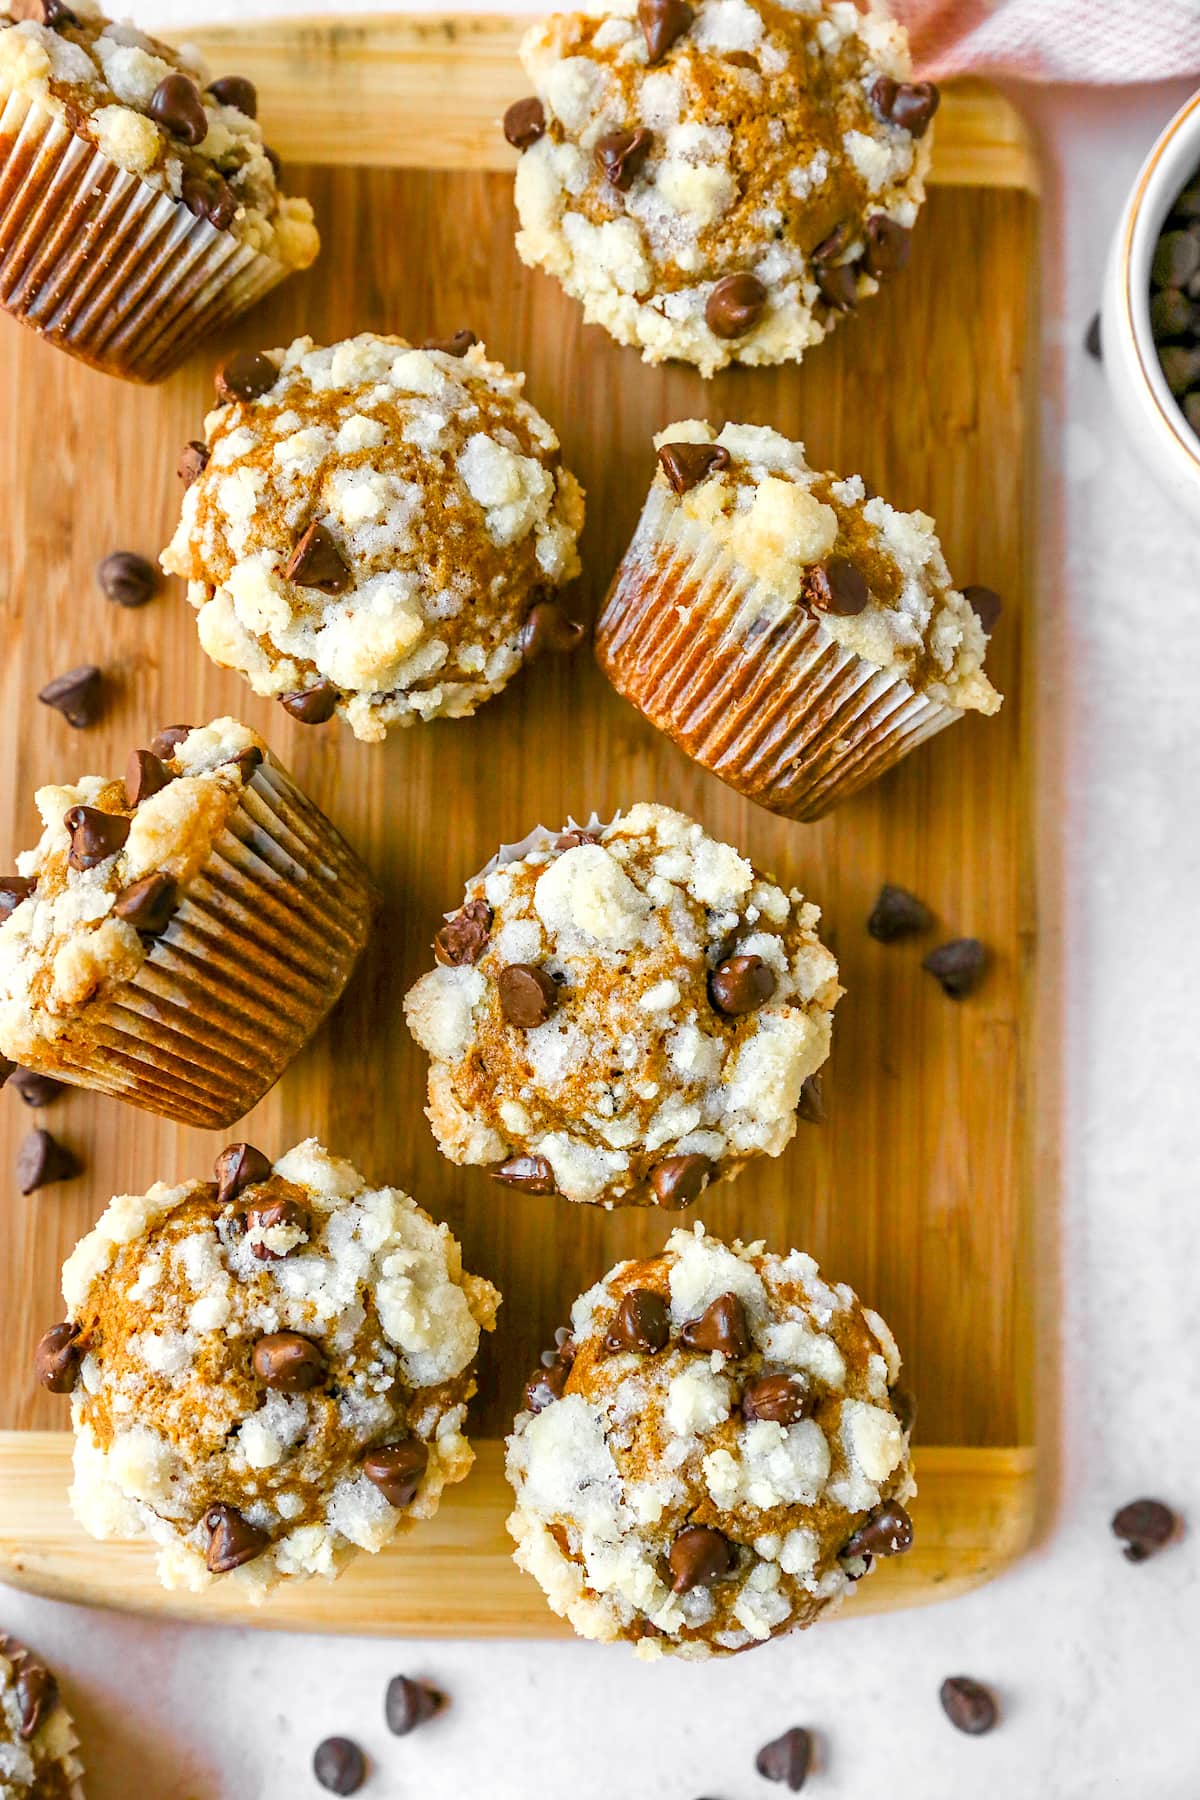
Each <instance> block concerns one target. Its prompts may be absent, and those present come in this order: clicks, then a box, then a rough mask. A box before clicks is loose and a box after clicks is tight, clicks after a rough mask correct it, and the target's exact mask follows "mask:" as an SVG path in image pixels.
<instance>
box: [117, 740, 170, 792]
mask: <svg viewBox="0 0 1200 1800" xmlns="http://www.w3.org/2000/svg"><path fill="white" fill-rule="evenodd" d="M172 780H173V777H172V775H171V773H170V771H169V770H168V769H167V767H166V765H165V764H164V763H163V761H162V759H161V758H160V757H157V756H155V754H154V752H153V750H131V751H130V752H129V761H128V762H127V763H126V764H125V804H126V806H140V805H141V804H142V801H143V800H148V799H149V798H150V796H151V794H158V793H161V792H162V790H163V788H165V787H166V786H167V785H168V784H169V783H170V782H171V781H172Z"/></svg>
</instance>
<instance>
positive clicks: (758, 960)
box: [708, 956, 776, 1019]
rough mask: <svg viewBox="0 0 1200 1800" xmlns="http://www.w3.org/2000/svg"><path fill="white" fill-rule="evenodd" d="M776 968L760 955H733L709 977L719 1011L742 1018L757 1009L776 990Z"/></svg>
mask: <svg viewBox="0 0 1200 1800" xmlns="http://www.w3.org/2000/svg"><path fill="white" fill-rule="evenodd" d="M775 988H776V980H775V971H774V969H773V968H772V967H771V965H770V963H769V962H764V960H763V958H762V957H761V956H730V957H728V958H726V960H725V961H724V962H721V963H718V964H717V966H716V968H715V969H714V970H713V972H712V974H711V975H710V976H709V978H708V997H709V999H710V1000H711V1001H712V1004H713V1006H714V1007H715V1008H716V1010H717V1011H718V1012H719V1013H724V1014H725V1015H726V1017H727V1018H731V1019H736V1018H740V1017H741V1016H742V1014H743V1013H752V1012H757V1011H758V1009H759V1007H760V1006H765V1005H766V1004H767V1001H768V1000H769V999H770V998H771V995H772V994H773V993H774V992H775Z"/></svg>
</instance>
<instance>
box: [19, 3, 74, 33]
mask: <svg viewBox="0 0 1200 1800" xmlns="http://www.w3.org/2000/svg"><path fill="white" fill-rule="evenodd" d="M8 16H9V18H10V19H11V20H12V21H13V23H14V24H17V23H19V22H20V21H21V20H23V19H28V20H29V21H30V22H31V23H32V24H34V25H47V26H49V28H50V30H51V31H57V30H61V28H62V27H63V26H64V25H78V23H79V19H78V17H77V16H76V14H75V13H73V12H72V11H71V8H70V7H69V6H67V5H65V4H64V0H8Z"/></svg>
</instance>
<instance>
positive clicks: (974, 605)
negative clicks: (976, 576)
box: [963, 584, 1004, 637]
mask: <svg viewBox="0 0 1200 1800" xmlns="http://www.w3.org/2000/svg"><path fill="white" fill-rule="evenodd" d="M963 599H964V600H965V601H966V602H967V604H968V606H969V607H970V608H971V610H972V612H973V613H974V614H975V617H976V618H977V619H978V620H979V623H980V624H981V625H982V626H983V629H984V631H985V632H986V633H987V635H988V637H991V635H992V633H993V631H995V629H996V621H997V619H998V618H999V617H1000V614H1001V612H1002V611H1003V610H1004V602H1003V601H1002V600H1001V598H1000V596H999V594H998V593H997V592H996V590H995V588H990V587H979V586H978V585H977V584H973V585H972V586H970V587H965V588H964V589H963Z"/></svg>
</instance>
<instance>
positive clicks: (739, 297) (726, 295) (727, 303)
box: [704, 269, 767, 338]
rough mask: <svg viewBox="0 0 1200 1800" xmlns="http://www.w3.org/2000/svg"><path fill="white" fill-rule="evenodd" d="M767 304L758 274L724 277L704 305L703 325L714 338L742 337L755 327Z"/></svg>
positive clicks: (765, 293)
mask: <svg viewBox="0 0 1200 1800" xmlns="http://www.w3.org/2000/svg"><path fill="white" fill-rule="evenodd" d="M766 304H767V290H766V288H765V287H764V286H763V284H762V282H761V281H760V280H759V279H758V276H757V275H752V274H751V273H750V271H749V270H748V269H747V270H745V271H743V273H742V274H740V275H724V276H722V278H721V280H720V281H718V282H717V284H716V286H715V287H714V288H713V290H712V292H711V293H710V294H709V296H708V299H707V301H706V302H705V306H704V318H705V322H706V324H707V325H708V329H709V330H710V331H711V332H712V333H713V336H714V337H719V338H738V337H744V336H745V335H746V333H747V332H748V331H749V330H751V329H752V327H753V326H755V325H757V324H758V321H759V320H760V319H761V318H762V315H763V310H764V308H765V307H766Z"/></svg>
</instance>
